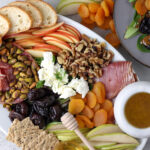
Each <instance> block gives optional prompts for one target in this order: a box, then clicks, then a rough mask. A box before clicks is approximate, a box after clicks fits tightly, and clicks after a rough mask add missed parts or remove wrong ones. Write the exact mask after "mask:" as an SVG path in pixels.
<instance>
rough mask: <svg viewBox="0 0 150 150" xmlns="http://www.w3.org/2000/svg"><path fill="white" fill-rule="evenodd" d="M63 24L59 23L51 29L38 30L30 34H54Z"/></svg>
mask: <svg viewBox="0 0 150 150" xmlns="http://www.w3.org/2000/svg"><path fill="white" fill-rule="evenodd" d="M63 24H64V22H60V23H57V24H55V25H54V26H51V27H46V28H42V29H39V30H37V31H34V32H32V34H33V35H37V36H44V35H46V34H48V33H52V32H55V31H56V30H58V29H59V28H60V27H61V26H62V25H63Z"/></svg>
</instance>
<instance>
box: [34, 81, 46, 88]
mask: <svg viewBox="0 0 150 150" xmlns="http://www.w3.org/2000/svg"><path fill="white" fill-rule="evenodd" d="M44 83H45V81H44V80H43V81H39V82H38V83H37V84H36V88H37V89H39V88H42V87H43V86H44Z"/></svg>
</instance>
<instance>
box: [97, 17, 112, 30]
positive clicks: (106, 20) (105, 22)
mask: <svg viewBox="0 0 150 150" xmlns="http://www.w3.org/2000/svg"><path fill="white" fill-rule="evenodd" d="M111 20H112V17H111V16H109V17H105V20H104V23H103V24H102V25H101V26H99V27H100V28H101V29H104V30H108V29H109V28H110V25H109V22H110V21H111Z"/></svg>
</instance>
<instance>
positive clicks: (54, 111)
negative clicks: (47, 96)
mask: <svg viewBox="0 0 150 150" xmlns="http://www.w3.org/2000/svg"><path fill="white" fill-rule="evenodd" d="M49 110H50V114H49V115H50V118H51V120H52V121H60V117H61V116H62V109H61V107H60V106H59V105H54V106H51V107H50V109H49Z"/></svg>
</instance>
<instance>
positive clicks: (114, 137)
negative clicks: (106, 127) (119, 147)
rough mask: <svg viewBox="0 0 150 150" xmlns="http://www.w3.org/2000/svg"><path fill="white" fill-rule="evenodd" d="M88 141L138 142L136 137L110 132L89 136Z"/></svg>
mask: <svg viewBox="0 0 150 150" xmlns="http://www.w3.org/2000/svg"><path fill="white" fill-rule="evenodd" d="M89 140H90V141H101V142H116V143H122V144H126V143H128V144H139V143H138V141H137V140H136V139H134V138H133V137H131V136H129V135H127V134H124V133H110V134H102V135H95V136H93V137H90V138H89Z"/></svg>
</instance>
